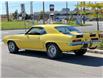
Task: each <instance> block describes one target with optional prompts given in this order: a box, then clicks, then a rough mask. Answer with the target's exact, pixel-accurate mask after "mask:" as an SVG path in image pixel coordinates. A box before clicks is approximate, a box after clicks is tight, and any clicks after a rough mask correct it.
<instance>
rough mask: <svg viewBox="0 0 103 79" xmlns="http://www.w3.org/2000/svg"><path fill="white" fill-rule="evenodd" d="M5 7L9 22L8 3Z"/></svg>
mask: <svg viewBox="0 0 103 79" xmlns="http://www.w3.org/2000/svg"><path fill="white" fill-rule="evenodd" d="M5 5H6V15H7V20H8V21H9V9H8V1H6V2H5Z"/></svg>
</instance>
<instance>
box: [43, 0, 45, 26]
mask: <svg viewBox="0 0 103 79" xmlns="http://www.w3.org/2000/svg"><path fill="white" fill-rule="evenodd" d="M44 5H45V4H44V1H43V24H45V6H44Z"/></svg>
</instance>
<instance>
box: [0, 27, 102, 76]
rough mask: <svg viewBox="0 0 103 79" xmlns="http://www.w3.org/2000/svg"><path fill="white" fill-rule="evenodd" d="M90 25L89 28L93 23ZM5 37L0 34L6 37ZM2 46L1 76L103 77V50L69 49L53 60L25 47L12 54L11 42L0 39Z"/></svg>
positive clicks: (8, 32) (3, 32)
mask: <svg viewBox="0 0 103 79" xmlns="http://www.w3.org/2000/svg"><path fill="white" fill-rule="evenodd" d="M79 28H82V27H79ZM86 28H87V29H88V28H89V27H86ZM91 28H92V27H91ZM101 28H103V26H102V27H101ZM83 29H85V28H83ZM24 32H25V31H24V30H13V31H11V30H5V31H1V33H2V37H3V36H5V35H9V34H18V33H24ZM2 37H0V38H1V39H2ZM0 47H1V55H2V63H1V67H2V68H1V71H2V73H1V77H3V78H7V77H9V78H20V77H23V78H24V77H25V78H33V77H34V78H36V77H37V78H68V77H69V78H72V77H73V78H77V77H78V78H80V77H84V78H85V77H86V78H87V77H89V78H91V77H92V78H102V77H103V55H102V54H95V53H90V52H87V53H86V54H85V55H84V56H75V55H74V54H71V53H68V54H64V55H63V57H62V58H61V59H57V60H51V59H48V58H47V56H46V53H43V52H34V51H29V52H28V51H22V52H20V53H18V54H10V53H9V51H8V48H7V46H6V45H5V44H4V43H2V41H1V42H0Z"/></svg>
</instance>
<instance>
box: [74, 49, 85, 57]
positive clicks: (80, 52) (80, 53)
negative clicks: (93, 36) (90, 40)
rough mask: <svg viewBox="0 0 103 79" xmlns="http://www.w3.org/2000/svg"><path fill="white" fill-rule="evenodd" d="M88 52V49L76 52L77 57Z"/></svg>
mask: <svg viewBox="0 0 103 79" xmlns="http://www.w3.org/2000/svg"><path fill="white" fill-rule="evenodd" d="M86 52H87V49H80V50H76V51H74V53H75V55H77V56H83V55H84V54H85V53H86Z"/></svg>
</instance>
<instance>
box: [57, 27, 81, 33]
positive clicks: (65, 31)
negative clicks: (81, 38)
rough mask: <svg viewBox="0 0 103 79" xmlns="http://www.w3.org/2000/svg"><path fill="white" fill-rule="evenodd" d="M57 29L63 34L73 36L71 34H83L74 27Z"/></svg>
mask: <svg viewBox="0 0 103 79" xmlns="http://www.w3.org/2000/svg"><path fill="white" fill-rule="evenodd" d="M56 29H57V30H58V31H59V32H61V33H63V34H71V33H70V32H78V33H81V32H80V31H79V30H77V29H76V28H74V27H73V26H59V27H56Z"/></svg>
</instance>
